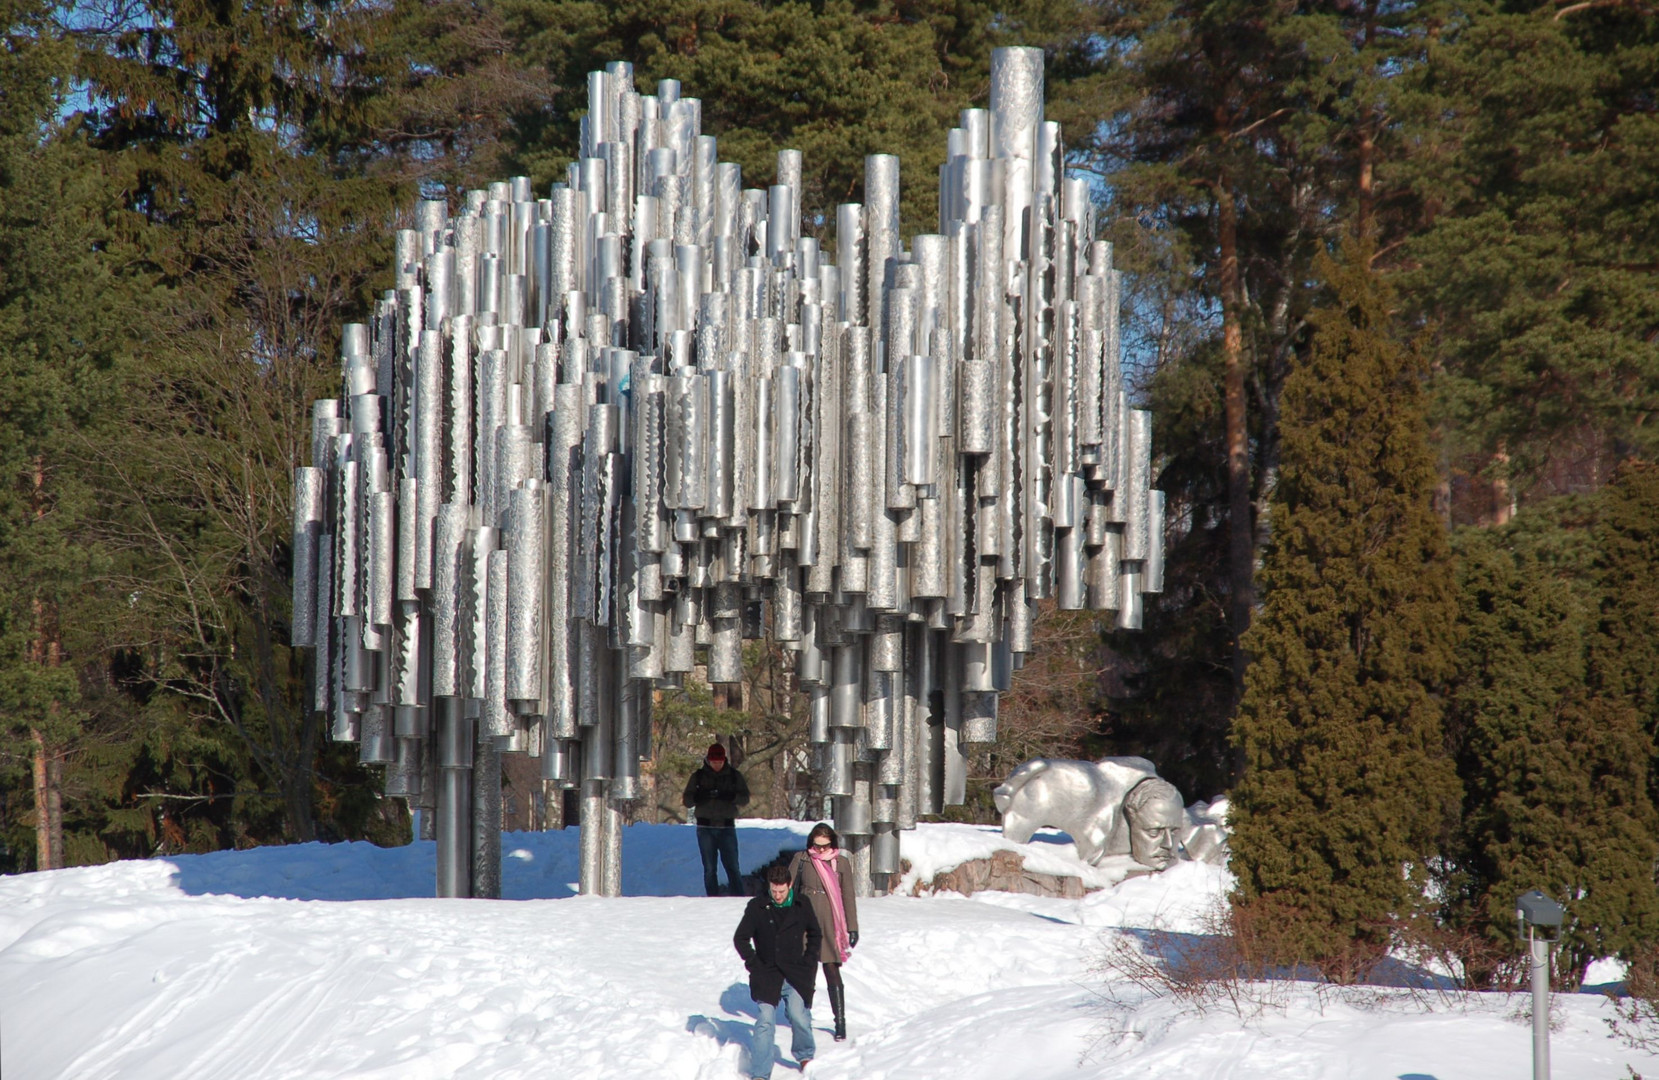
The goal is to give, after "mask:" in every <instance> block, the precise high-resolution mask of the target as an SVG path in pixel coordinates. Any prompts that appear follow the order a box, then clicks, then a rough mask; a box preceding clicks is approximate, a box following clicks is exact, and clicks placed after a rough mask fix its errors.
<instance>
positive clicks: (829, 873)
mask: <svg viewBox="0 0 1659 1080" xmlns="http://www.w3.org/2000/svg"><path fill="white" fill-rule="evenodd" d="M809 850H810V854H811V855H812V865H813V866H814V867H816V868H817V870H818V880H819V881H822V882H823V883H824V891H825V892H826V893H828V894H829V898H830V909H831V910H832V911H834V912H835V955H837V956H839V957H840V958H841V962H842V963H843V964H845V963H846V962H847V957H849V956H851V955H852V951H853V947H852V944H851V943H850V942H849V941H848V940H847V909H846V907H845V906H843V905H842V903H841V875H840V874H838V873H836V871H835V855H836V852H835V849H834V848H826V849H825V853H824V854H822V855H820V854H818V849H817V848H811V849H809Z"/></svg>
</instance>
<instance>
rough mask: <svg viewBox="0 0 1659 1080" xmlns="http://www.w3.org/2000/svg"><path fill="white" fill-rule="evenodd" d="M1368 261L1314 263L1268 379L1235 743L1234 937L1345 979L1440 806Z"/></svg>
mask: <svg viewBox="0 0 1659 1080" xmlns="http://www.w3.org/2000/svg"><path fill="white" fill-rule="evenodd" d="M1370 254H1371V253H1370V251H1369V249H1368V248H1367V247H1366V246H1364V245H1361V244H1350V245H1349V247H1348V248H1347V249H1346V251H1345V252H1344V258H1343V260H1342V262H1340V263H1335V262H1332V261H1331V260H1328V259H1323V260H1321V267H1322V269H1323V271H1324V275H1323V276H1324V277H1325V278H1326V280H1327V282H1328V283H1329V286H1330V290H1331V300H1330V301H1329V303H1328V305H1327V306H1324V307H1322V308H1320V309H1319V310H1318V311H1317V312H1316V314H1315V319H1314V322H1315V328H1316V330H1315V335H1314V339H1313V345H1312V349H1311V350H1310V352H1309V354H1308V356H1307V359H1306V360H1305V361H1304V362H1303V363H1301V364H1299V365H1298V366H1297V367H1296V368H1295V369H1293V371H1292V372H1291V374H1290V376H1289V377H1288V378H1287V380H1286V385H1285V393H1284V414H1283V416H1282V418H1281V428H1280V430H1281V436H1282V439H1283V459H1282V460H1283V467H1282V472H1281V474H1280V477H1279V482H1278V487H1277V489H1276V491H1275V493H1274V499H1273V504H1272V511H1271V516H1272V522H1273V540H1272V542H1271V544H1270V545H1269V546H1268V549H1267V553H1266V556H1265V558H1264V562H1263V567H1262V572H1261V580H1262V583H1263V594H1264V596H1265V598H1266V599H1265V603H1264V605H1263V607H1262V610H1261V612H1260V615H1259V617H1258V618H1257V620H1256V623H1255V626H1254V628H1253V629H1252V631H1251V634H1250V637H1249V638H1248V640H1247V646H1248V648H1249V650H1250V653H1251V655H1252V657H1253V662H1252V664H1251V667H1250V671H1249V674H1248V677H1247V682H1246V690H1245V696H1244V700H1243V703H1242V704H1241V706H1240V711H1239V717H1238V721H1237V724H1236V728H1235V734H1234V737H1235V739H1236V740H1237V743H1238V746H1239V747H1240V749H1241V751H1242V752H1243V755H1244V758H1245V774H1244V778H1243V780H1242V781H1241V782H1240V783H1239V785H1238V787H1237V788H1236V789H1235V792H1234V803H1233V805H1234V808H1235V813H1236V826H1235V831H1234V834H1233V841H1232V844H1233V857H1232V866H1233V869H1234V871H1235V873H1236V874H1237V876H1238V885H1237V889H1236V891H1235V893H1234V897H1233V899H1234V905H1235V912H1236V914H1237V916H1238V917H1239V919H1240V926H1241V927H1243V928H1245V929H1246V930H1247V931H1248V932H1249V933H1251V934H1252V935H1253V936H1255V938H1256V940H1257V941H1258V942H1259V943H1260V946H1261V948H1262V949H1263V951H1264V955H1265V956H1266V957H1267V958H1268V959H1270V960H1272V961H1276V962H1281V963H1290V964H1306V965H1312V966H1314V967H1316V968H1317V969H1318V970H1320V971H1322V972H1323V973H1325V974H1326V975H1327V976H1328V977H1331V978H1334V979H1337V980H1339V981H1352V980H1354V979H1356V978H1359V977H1362V976H1363V975H1364V973H1365V972H1366V970H1367V969H1368V968H1369V967H1370V966H1371V965H1372V964H1374V963H1375V962H1376V961H1377V960H1379V959H1380V958H1381V957H1382V956H1383V955H1385V953H1386V951H1387V949H1388V946H1389V944H1390V941H1391V937H1392V935H1393V933H1394V932H1395V930H1396V929H1397V927H1398V926H1399V925H1400V921H1401V920H1403V919H1407V918H1409V917H1411V916H1412V915H1413V914H1414V913H1415V912H1417V911H1418V910H1419V908H1420V907H1421V904H1422V887H1423V884H1424V878H1425V872H1426V868H1427V860H1428V859H1429V857H1430V856H1431V855H1432V854H1433V853H1434V844H1435V842H1436V840H1437V839H1438V838H1439V837H1440V835H1441V834H1442V832H1443V830H1444V828H1445V826H1446V824H1447V822H1448V818H1449V814H1450V811H1451V809H1452V804H1453V802H1454V800H1455V790H1456V789H1455V777H1454V774H1453V772H1452V770H1451V767H1450V763H1449V762H1448V761H1447V760H1446V757H1445V754H1444V749H1443V746H1442V736H1441V715H1440V706H1439V704H1438V702H1437V699H1436V690H1437V688H1438V687H1439V685H1440V684H1441V683H1442V682H1443V681H1444V680H1445V679H1446V678H1447V677H1448V676H1449V675H1450V673H1451V670H1452V658H1453V654H1452V650H1453V645H1454V641H1455V618H1456V602H1455V597H1454V595H1453V590H1452V577H1451V564H1450V560H1449V559H1448V556H1447V543H1446V537H1445V534H1444V532H1443V530H1442V527H1441V525H1440V522H1439V519H1438V518H1437V517H1436V516H1435V514H1434V513H1433V511H1432V509H1431V507H1430V496H1431V494H1432V491H1433V487H1434V459H1433V457H1432V455H1431V454H1430V452H1429V449H1428V442H1427V432H1426V429H1425V424H1424V419H1423V404H1422V390H1421V386H1420V380H1421V378H1422V375H1423V369H1422V364H1421V361H1420V360H1419V358H1418V357H1417V356H1416V355H1415V354H1413V353H1412V352H1411V351H1410V350H1407V349H1404V348H1402V347H1400V346H1399V345H1398V344H1396V343H1395V342H1394V341H1393V340H1392V339H1391V337H1390V325H1389V314H1388V309H1387V295H1386V292H1385V291H1384V289H1383V288H1382V286H1381V285H1380V284H1379V283H1378V281H1377V280H1376V278H1375V277H1374V276H1373V274H1372V273H1371V272H1370V270H1369V269H1368V265H1369V260H1370Z"/></svg>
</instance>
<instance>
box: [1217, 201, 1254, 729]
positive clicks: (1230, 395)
mask: <svg viewBox="0 0 1659 1080" xmlns="http://www.w3.org/2000/svg"><path fill="white" fill-rule="evenodd" d="M1216 210H1217V219H1218V220H1217V232H1218V234H1219V240H1220V245H1221V265H1220V272H1221V273H1220V276H1221V320H1222V330H1221V350H1222V361H1223V365H1224V371H1225V377H1226V378H1225V381H1226V385H1225V392H1226V423H1227V516H1228V530H1229V536H1228V541H1229V543H1228V571H1229V577H1230V579H1231V584H1232V592H1233V602H1232V606H1231V611H1230V615H1231V621H1232V624H1233V695H1234V700H1235V701H1237V700H1238V699H1239V698H1241V697H1242V696H1243V694H1244V670H1245V667H1246V666H1247V664H1246V660H1245V655H1244V648H1243V646H1242V644H1241V641H1242V639H1243V637H1244V632H1245V631H1246V630H1248V629H1249V628H1250V611H1251V608H1252V606H1253V604H1254V602H1255V585H1254V576H1255V564H1256V543H1255V524H1254V520H1253V517H1254V515H1253V514H1252V512H1251V506H1250V431H1249V426H1248V424H1247V422H1246V417H1245V408H1244V327H1243V326H1242V325H1241V319H1242V316H1243V313H1244V312H1243V308H1244V302H1243V290H1242V287H1241V283H1240V279H1239V265H1238V208H1237V206H1236V205H1235V204H1234V202H1233V193H1232V191H1231V190H1230V187H1229V185H1228V183H1227V180H1226V178H1225V177H1223V178H1222V180H1221V181H1220V182H1219V183H1218V184H1217V185H1216Z"/></svg>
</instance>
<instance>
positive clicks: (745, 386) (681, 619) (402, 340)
mask: <svg viewBox="0 0 1659 1080" xmlns="http://www.w3.org/2000/svg"><path fill="white" fill-rule="evenodd" d="M991 75H992V79H991V101H990V106H991V107H990V109H989V110H981V109H970V110H967V111H965V112H964V113H963V114H962V126H961V127H960V128H957V129H955V130H953V131H952V132H951V133H950V137H949V144H948V147H949V154H948V161H947V162H946V164H945V165H944V166H943V167H942V168H941V170H940V187H939V190H940V195H939V231H938V232H937V233H934V234H926V235H918V236H915V237H913V238H912V240H911V242H910V245H909V247H908V248H907V247H906V246H905V245H904V243H903V241H902V238H901V233H900V223H899V163H898V159H897V158H894V157H892V156H889V155H873V156H871V157H869V158H867V159H866V161H865V192H864V197H865V201H864V203H863V205H857V204H852V205H843V206H841V207H839V208H838V211H837V213H836V215H835V220H834V222H833V236H834V251H833V256H834V257H833V259H832V258H831V257H830V256H831V252H830V251H828V250H825V248H824V247H821V246H820V243H819V241H818V240H816V239H814V238H813V237H811V236H808V235H804V231H803V228H802V213H801V192H802V187H801V157H800V154H799V153H798V152H797V151H793V150H784V151H781V152H780V153H779V154H778V165H777V177H776V179H777V183H775V184H773V185H772V186H771V187H769V188H767V189H765V190H758V189H745V188H744V187H743V185H742V177H741V175H740V172H739V169H738V167H737V166H736V165H733V164H730V163H726V162H720V161H719V160H718V158H717V157H716V149H715V140H714V138H713V137H711V136H707V135H703V134H701V131H700V118H701V110H700V103H699V102H698V101H696V100H695V99H691V98H682V97H680V95H679V86H678V84H677V83H675V82H673V81H671V80H670V81H664V82H661V83H659V84H658V88H657V93H656V94H655V95H642V94H640V93H638V92H637V91H636V90H635V88H634V85H633V73H632V70H631V68H630V66H629V65H627V64H612V65H610V67H609V68H607V69H606V70H605V71H602V72H593V73H592V74H591V75H590V76H589V83H588V115H587V117H586V118H585V119H584V120H583V121H582V135H581V154H580V158H579V160H578V162H577V163H576V164H573V165H571V166H570V168H569V173H568V176H567V179H566V181H565V182H563V183H558V184H555V185H553V187H552V190H551V191H550V192H549V193H548V197H547V198H541V199H538V198H536V197H535V196H534V193H533V192H532V190H531V187H530V183H529V181H528V180H527V179H525V178H522V177H521V178H516V179H514V180H513V181H511V182H510V183H499V184H494V185H491V187H490V188H489V190H487V191H473V192H469V193H468V194H467V197H466V201H465V204H464V206H462V207H461V208H459V211H458V213H456V214H455V215H454V216H450V215H449V214H448V212H447V206H446V204H445V203H443V202H435V201H427V202H422V203H420V204H419V205H418V208H417V215H416V225H417V227H416V228H414V229H409V230H404V231H401V232H399V234H398V238H397V280H396V288H395V289H393V290H391V291H389V292H388V293H387V294H386V295H385V297H384V299H383V300H381V301H380V303H379V305H378V307H377V310H376V312H375V318H374V321H373V322H372V323H370V324H367V325H352V326H348V327H347V328H346V331H345V334H344V340H343V344H342V349H341V353H342V368H343V392H342V395H341V397H340V398H339V399H328V400H323V401H318V402H317V403H316V404H315V406H314V410H313V442H312V464H311V465H310V466H309V467H303V468H300V469H298V470H297V471H296V477H295V510H294V567H295V570H294V618H293V641H294V643H295V644H296V645H300V646H308V647H310V648H311V649H312V656H313V658H314V662H315V668H314V671H315V681H314V685H315V699H314V702H313V705H314V708H316V709H317V710H318V711H322V712H326V713H328V714H330V715H331V717H332V727H333V734H334V737H335V738H336V739H343V740H353V741H356V742H357V743H358V744H359V746H360V748H361V757H362V760H363V761H365V762H369V763H381V764H384V765H386V766H387V768H386V792H387V794H388V795H394V796H400V797H403V798H406V799H408V800H409V801H410V803H411V805H413V806H415V807H419V808H422V809H424V810H425V811H427V820H431V821H433V822H434V833H435V835H436V839H437V841H438V893H439V895H444V896H467V895H474V896H492V895H497V894H498V890H499V880H498V876H497V875H498V874H499V869H498V868H499V833H498V829H497V828H496V827H495V826H497V825H498V824H499V815H500V805H499V804H500V775H501V772H500V762H499V755H500V754H501V753H515V752H524V753H528V754H530V755H532V756H536V757H539V759H540V761H541V773H542V776H543V777H544V778H545V779H547V780H551V781H556V782H557V783H558V784H560V785H561V786H563V787H566V788H577V789H579V791H580V797H581V829H582V843H581V848H582V863H581V888H582V890H583V891H584V892H596V893H601V894H606V895H615V894H616V893H618V892H619V891H620V834H619V821H620V815H621V813H622V810H623V809H624V808H625V807H626V804H628V803H629V802H630V801H631V800H633V799H636V798H637V797H638V796H639V794H640V786H639V783H640V780H639V778H640V763H641V761H642V759H646V758H648V757H649V755H650V752H651V749H650V737H651V720H650V713H651V704H652V695H653V692H654V691H655V690H657V689H661V688H665V687H672V686H677V685H679V684H680V683H681V682H682V680H683V679H684V677H685V675H686V674H687V673H689V672H693V671H696V670H698V669H699V668H701V669H702V674H703V675H704V677H705V678H706V679H707V681H709V682H710V683H736V682H739V681H741V679H742V677H743V642H744V640H745V639H752V638H757V637H760V636H762V635H763V634H768V633H769V634H770V636H771V638H772V639H773V640H775V641H776V642H778V643H779V644H781V645H782V646H784V647H785V648H787V649H789V650H792V651H793V652H794V654H795V657H796V661H797V669H796V670H797V673H798V679H799V684H800V686H801V688H802V691H803V693H804V694H805V695H806V696H807V697H808V699H809V701H810V717H811V726H810V735H811V742H812V746H813V753H814V763H815V766H816V768H817V777H818V785H819V788H820V790H821V791H822V793H823V794H824V795H826V796H831V797H832V798H833V811H834V819H835V822H836V825H837V827H838V829H839V830H840V831H841V833H842V834H843V835H844V837H845V842H846V847H847V849H848V851H849V853H850V854H851V855H852V856H853V859H854V862H855V865H856V867H857V869H858V870H859V871H860V873H859V875H858V879H859V880H860V882H861V888H867V887H872V885H873V887H874V888H875V889H876V890H877V891H879V890H881V889H882V888H884V887H885V885H886V884H887V882H888V875H892V874H894V873H896V872H898V870H899V831H900V830H902V829H907V828H912V827H914V825H915V823H916V820H917V818H918V816H919V815H923V814H931V813H938V812H940V811H941V810H942V809H943V807H944V806H946V805H949V804H953V803H960V802H961V801H962V800H963V798H964V796H965V793H966V779H967V777H966V765H967V752H968V748H969V746H970V745H971V744H973V743H976V742H990V741H992V740H994V739H995V738H996V722H997V700H998V693H999V692H1000V691H1002V690H1006V689H1007V688H1008V686H1009V679H1010V677H1011V675H1012V673H1013V672H1014V671H1015V670H1016V669H1018V668H1019V667H1020V666H1021V664H1022V663H1023V660H1024V658H1025V656H1026V655H1027V654H1028V653H1029V652H1030V651H1031V648H1032V619H1033V613H1034V611H1035V605H1036V603H1037V602H1038V601H1039V600H1043V599H1047V598H1050V597H1053V598H1054V599H1055V601H1056V603H1057V604H1058V605H1059V606H1060V607H1062V608H1071V609H1081V608H1089V609H1093V610H1098V611H1111V612H1115V617H1116V620H1117V623H1118V625H1120V626H1123V627H1128V628H1133V627H1137V626H1138V625H1139V622H1140V617H1141V614H1140V613H1141V602H1142V595H1143V594H1144V593H1148V592H1157V591H1159V590H1160V589H1161V587H1162V584H1161V581H1162V535H1163V529H1162V518H1163V497H1162V494H1161V493H1160V492H1157V491H1153V490H1150V485H1149V465H1148V450H1149V446H1148V443H1149V438H1150V430H1151V429H1150V423H1149V417H1148V414H1146V413H1145V412H1141V411H1138V410H1134V409H1130V408H1128V407H1127V406H1126V404H1125V396H1124V391H1123V386H1122V380H1121V375H1120V371H1119V364H1118V361H1117V357H1118V337H1117V334H1118V331H1117V326H1118V320H1117V311H1118V288H1119V285H1118V273H1117V272H1116V271H1114V270H1113V269H1112V268H1111V251H1110V247H1109V245H1107V244H1106V243H1104V242H1102V241H1098V240H1095V239H1094V238H1093V237H1094V218H1093V207H1092V205H1091V203H1090V200H1089V192H1088V189H1087V187H1086V185H1085V183H1084V181H1081V180H1071V179H1066V178H1065V177H1064V175H1063V172H1062V167H1061V161H1062V147H1061V143H1060V133H1059V127H1058V125H1057V124H1053V123H1047V122H1044V120H1043V118H1042V101H1043V87H1042V81H1043V75H1042V53H1041V51H1040V50H1035V49H1000V50H997V51H996V52H995V53H994V54H993V57H992V68H991ZM823 224H824V225H825V226H826V231H828V229H827V227H828V226H829V225H830V223H829V222H824V223H823Z"/></svg>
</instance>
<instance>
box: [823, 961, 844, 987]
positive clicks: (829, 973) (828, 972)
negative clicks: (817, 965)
mask: <svg viewBox="0 0 1659 1080" xmlns="http://www.w3.org/2000/svg"><path fill="white" fill-rule="evenodd" d="M824 982H825V984H827V985H829V986H840V985H841V965H840V964H825V965H824Z"/></svg>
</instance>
